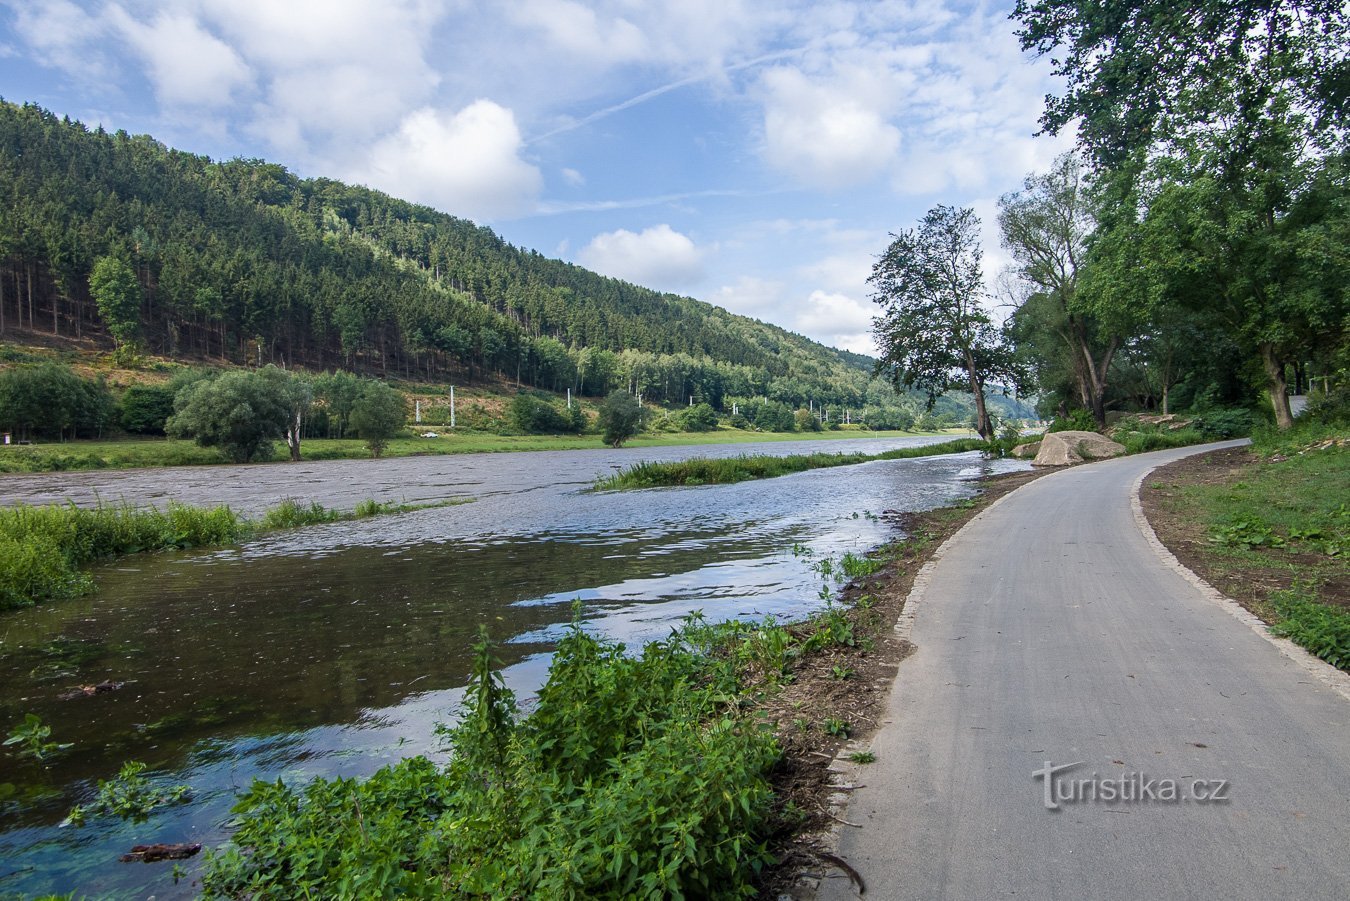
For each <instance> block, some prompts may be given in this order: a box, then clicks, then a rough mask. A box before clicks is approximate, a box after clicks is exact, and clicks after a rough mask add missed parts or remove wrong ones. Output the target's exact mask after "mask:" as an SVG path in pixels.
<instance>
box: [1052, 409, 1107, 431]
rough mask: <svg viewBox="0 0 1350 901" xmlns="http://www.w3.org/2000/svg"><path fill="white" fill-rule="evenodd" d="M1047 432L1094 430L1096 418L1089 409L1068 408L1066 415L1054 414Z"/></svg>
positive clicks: (1095, 428) (1095, 429)
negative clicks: (1053, 419)
mask: <svg viewBox="0 0 1350 901" xmlns="http://www.w3.org/2000/svg"><path fill="white" fill-rule="evenodd" d="M1046 431H1047V432H1095V431H1097V420H1095V419H1093V418H1092V411H1091V410H1084V409H1081V408H1080V409H1077V410H1070V411H1069V415H1068V416H1056V417H1055V421H1054V422H1052V423H1050V427H1049V428H1048V429H1046Z"/></svg>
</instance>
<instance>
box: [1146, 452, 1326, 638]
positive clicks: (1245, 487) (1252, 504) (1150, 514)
mask: <svg viewBox="0 0 1350 901" xmlns="http://www.w3.org/2000/svg"><path fill="white" fill-rule="evenodd" d="M1312 453H1317V451H1313V452H1312ZM1270 471H1271V464H1270V463H1267V462H1265V461H1263V460H1262V459H1261V458H1260V457H1259V456H1258V455H1257V454H1256V453H1254V452H1253V451H1252V450H1250V449H1249V448H1230V449H1226V450H1219V451H1212V452H1210V453H1207V454H1197V455H1195V456H1191V457H1185V458H1183V459H1181V460H1178V461H1176V462H1175V463H1170V464H1168V465H1167V466H1162V467H1159V468H1158V469H1156V470H1154V471H1153V472H1152V473H1150V474H1149V475H1148V476H1147V477H1145V479H1144V481H1143V483H1142V484H1141V485H1140V489H1139V499H1140V502H1141V504H1142V506H1143V509H1144V515H1145V517H1146V518H1147V519H1148V521H1149V524H1150V525H1151V526H1152V527H1153V531H1154V532H1155V533H1156V534H1157V536H1158V539H1159V540H1160V541H1161V542H1162V543H1163V544H1164V545H1166V546H1167V549H1168V550H1170V551H1171V552H1172V553H1173V554H1175V555H1176V557H1177V559H1178V560H1180V561H1181V562H1182V563H1183V564H1184V565H1185V566H1186V567H1188V568H1189V569H1190V570H1191V571H1192V572H1194V573H1195V574H1196V575H1198V576H1200V578H1202V579H1204V580H1205V581H1206V582H1208V583H1209V584H1211V585H1213V586H1214V587H1215V588H1217V589H1218V590H1219V591H1220V592H1222V593H1223V594H1225V595H1227V596H1228V597H1230V598H1232V599H1234V600H1235V601H1237V602H1238V603H1240V604H1241V605H1242V606H1243V607H1245V608H1247V609H1248V610H1250V611H1251V612H1252V613H1254V614H1256V615H1257V616H1258V617H1260V618H1261V619H1262V620H1264V621H1265V622H1267V623H1270V622H1273V621H1274V620H1276V619H1278V617H1277V615H1276V614H1275V612H1274V610H1273V609H1272V607H1271V604H1270V597H1271V594H1272V593H1274V592H1277V591H1285V590H1288V589H1291V588H1293V587H1294V585H1295V583H1296V582H1303V583H1312V584H1315V585H1316V586H1317V588H1318V595H1319V599H1320V600H1321V601H1322V602H1323V603H1326V604H1333V605H1337V606H1342V607H1350V567H1347V563H1346V561H1345V560H1344V559H1343V558H1340V557H1339V556H1329V555H1328V554H1326V553H1324V552H1321V551H1320V550H1319V549H1318V548H1317V546H1316V545H1315V544H1314V543H1312V542H1302V541H1292V540H1289V541H1285V540H1283V538H1281V539H1280V540H1279V542H1278V543H1273V544H1251V545H1246V544H1237V545H1235V546H1230V547H1226V546H1224V545H1222V544H1221V543H1219V542H1216V540H1215V535H1214V531H1213V528H1214V526H1215V524H1216V523H1219V522H1223V521H1225V520H1228V521H1234V522H1238V523H1242V522H1249V523H1250V522H1252V521H1253V520H1254V519H1256V518H1257V517H1260V516H1262V515H1266V516H1267V517H1268V518H1270V519H1275V518H1277V517H1278V515H1279V512H1280V511H1279V510H1278V509H1277V508H1278V507H1279V506H1281V504H1282V502H1283V501H1288V502H1289V504H1290V505H1291V506H1294V505H1296V504H1297V503H1298V502H1299V495H1300V493H1304V492H1306V491H1308V490H1309V489H1306V488H1303V487H1302V486H1300V484H1299V480H1298V473H1297V471H1289V472H1287V473H1285V474H1283V475H1282V476H1281V480H1280V482H1279V483H1277V484H1278V485H1280V486H1281V487H1282V488H1284V489H1285V490H1284V491H1283V492H1280V494H1282V495H1283V496H1280V494H1277V495H1276V496H1274V497H1268V498H1267V499H1266V502H1265V503H1264V504H1263V503H1262V497H1261V495H1259V494H1257V495H1256V496H1255V497H1252V496H1251V495H1253V494H1254V493H1256V492H1259V491H1260V489H1261V488H1262V484H1261V483H1262V482H1263V481H1270V479H1271V477H1270ZM1331 481H1335V479H1334V478H1333V479H1332V480H1331ZM1345 487H1346V486H1345V485H1341V486H1340V488H1339V489H1338V488H1337V486H1336V485H1334V484H1326V483H1321V484H1314V485H1312V486H1310V488H1311V491H1312V492H1313V493H1317V494H1321V493H1325V492H1332V493H1333V494H1335V493H1338V492H1339V491H1340V490H1343V489H1344V488H1345ZM1225 504H1231V509H1232V511H1233V512H1231V513H1228V514H1225V513H1224V512H1222V511H1223V508H1224V506H1225ZM1255 528H1257V529H1259V528H1260V523H1257V524H1256V525H1255ZM1275 534H1276V535H1277V536H1278V535H1279V530H1278V529H1276V530H1275ZM1256 537H1257V538H1260V534H1259V532H1257V533H1256Z"/></svg>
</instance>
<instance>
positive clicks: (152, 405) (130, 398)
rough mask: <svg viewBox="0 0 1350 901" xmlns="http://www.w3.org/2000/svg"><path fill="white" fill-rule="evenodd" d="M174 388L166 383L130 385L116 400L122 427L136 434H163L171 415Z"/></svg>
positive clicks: (118, 417)
mask: <svg viewBox="0 0 1350 901" xmlns="http://www.w3.org/2000/svg"><path fill="white" fill-rule="evenodd" d="M173 397H174V389H173V388H172V387H170V386H168V385H132V386H131V387H130V388H128V389H127V390H126V391H124V392H123V393H122V397H121V399H120V400H118V402H117V419H118V422H119V424H120V425H121V426H122V428H123V429H124V430H126V431H128V432H131V433H132V434H136V435H163V434H164V427H165V424H166V423H167V422H168V421H169V417H170V416H172V415H173Z"/></svg>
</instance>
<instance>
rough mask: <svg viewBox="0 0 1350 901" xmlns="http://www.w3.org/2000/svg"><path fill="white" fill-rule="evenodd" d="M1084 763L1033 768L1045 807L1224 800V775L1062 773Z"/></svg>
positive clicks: (1225, 790) (1227, 796) (1049, 764)
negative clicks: (1077, 775) (1176, 776)
mask: <svg viewBox="0 0 1350 901" xmlns="http://www.w3.org/2000/svg"><path fill="white" fill-rule="evenodd" d="M1082 765H1083V761H1081V760H1079V761H1076V762H1074V763H1062V764H1060V765H1059V766H1055V765H1054V764H1053V763H1051V762H1050V761H1048V760H1047V761H1046V762H1045V766H1044V767H1042V768H1041V769H1039V770H1035V771H1034V772H1032V774H1031V777H1032V778H1033V779H1040V780H1042V785H1041V797H1042V802H1043V803H1044V804H1045V809H1046V810H1059V807H1060V805H1061V804H1090V803H1093V802H1101V803H1103V804H1226V803H1228V801H1229V800H1230V798H1229V784H1228V780H1227V779H1190V778H1187V779H1167V778H1160V777H1156V776H1148V775H1146V774H1144V773H1120V774H1117V775H1114V776H1109V777H1102V776H1099V775H1098V774H1096V773H1093V774H1092V775H1090V776H1085V777H1082V778H1074V777H1069V776H1066V775H1064V774H1066V773H1068V772H1069V770H1072V769H1075V768H1077V767H1080V766H1082Z"/></svg>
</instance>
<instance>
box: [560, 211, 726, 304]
mask: <svg viewBox="0 0 1350 901" xmlns="http://www.w3.org/2000/svg"><path fill="white" fill-rule="evenodd" d="M580 259H581V263H582V265H584V266H586V267H588V268H590V269H594V270H595V271H596V272H599V273H602V274H604V275H610V276H613V277H614V278H621V279H623V280H625V281H629V282H632V283H633V284H636V285H643V286H645V287H649V288H655V289H658V290H676V289H680V288H684V287H687V286H689V285H693V284H696V283H697V282H699V281H700V280H702V278H703V251H702V250H700V249H699V248H698V247H697V246H695V244H694V242H693V241H691V240H690V239H689V237H688V236H686V235H682V234H680V233H679V232H677V231H675V230H674V229H672V228H671V227H670V226H669V225H666V224H664V223H662V224H661V225H655V226H652V227H651V228H646V229H643V230H642V231H641V232H638V233H634V232H630V231H628V230H627V229H622V228H621V229H619V230H618V231H612V232H606V233H605V234H601V235H596V236H595V237H594V238H592V239H591V243H589V244H587V245H586V246H585V247H584V248H582V250H581V254H580Z"/></svg>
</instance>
